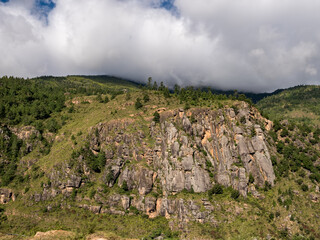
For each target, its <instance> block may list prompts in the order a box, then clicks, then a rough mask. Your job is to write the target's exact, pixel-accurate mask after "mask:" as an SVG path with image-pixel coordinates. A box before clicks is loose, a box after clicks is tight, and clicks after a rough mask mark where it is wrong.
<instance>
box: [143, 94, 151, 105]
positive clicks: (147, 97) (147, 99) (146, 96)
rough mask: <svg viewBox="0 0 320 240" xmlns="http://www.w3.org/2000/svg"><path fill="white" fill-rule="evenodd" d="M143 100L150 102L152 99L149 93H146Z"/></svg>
mask: <svg viewBox="0 0 320 240" xmlns="http://www.w3.org/2000/svg"><path fill="white" fill-rule="evenodd" d="M143 101H144V102H145V103H146V102H149V101H150V97H149V95H148V94H147V93H145V94H144V96H143Z"/></svg>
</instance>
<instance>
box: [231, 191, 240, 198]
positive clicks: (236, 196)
mask: <svg viewBox="0 0 320 240" xmlns="http://www.w3.org/2000/svg"><path fill="white" fill-rule="evenodd" d="M239 196H240V193H239V191H238V190H234V189H233V190H232V192H231V197H232V198H233V199H238V198H239Z"/></svg>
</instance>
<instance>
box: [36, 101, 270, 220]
mask: <svg viewBox="0 0 320 240" xmlns="http://www.w3.org/2000/svg"><path fill="white" fill-rule="evenodd" d="M235 109H236V112H235ZM161 111H162V112H161V113H160V116H161V117H160V123H155V122H153V121H152V119H143V118H141V121H137V120H132V119H123V120H119V121H115V120H114V121H111V122H107V123H100V124H98V125H97V126H95V127H93V128H92V129H91V131H90V134H89V136H88V142H89V144H88V149H87V151H88V152H89V153H90V154H92V153H93V154H94V155H96V156H98V155H99V156H103V158H104V160H103V161H105V166H104V167H103V169H101V173H99V174H96V173H94V172H93V170H92V169H90V167H89V164H88V159H87V158H88V154H80V155H79V156H77V157H76V159H72V161H70V162H69V163H65V164H60V165H57V166H55V170H53V171H52V172H51V174H50V185H44V189H43V192H42V193H41V194H36V195H34V200H36V201H40V200H48V199H52V198H53V197H55V196H57V195H58V194H61V193H62V194H64V195H66V196H70V195H71V194H72V192H73V191H74V190H75V189H78V188H82V187H83V186H86V185H87V182H88V181H89V182H95V181H101V182H102V185H103V186H104V188H107V189H114V188H117V189H124V190H125V191H126V192H127V193H126V194H124V193H121V192H120V193H119V192H117V193H116V192H114V191H107V192H106V191H104V190H103V189H102V188H98V189H97V191H96V193H95V194H94V198H93V199H94V200H90V201H87V203H85V204H82V203H81V202H83V201H84V200H88V199H85V198H81V197H80V196H78V197H77V200H78V201H79V204H78V206H79V207H82V208H87V209H89V210H91V211H93V212H95V213H100V212H102V213H105V212H108V213H114V214H125V212H126V211H127V210H128V209H129V208H130V207H131V209H132V207H134V208H136V209H138V210H140V211H142V212H144V213H146V214H148V215H149V216H150V217H156V216H158V215H161V216H166V217H172V216H176V217H177V218H178V219H180V220H186V219H191V220H197V221H200V222H203V221H211V222H212V221H213V219H212V216H211V213H212V211H213V210H214V208H215V207H214V206H213V205H212V204H211V203H210V201H209V200H208V199H206V198H202V199H201V200H187V199H182V198H179V197H178V195H177V194H178V193H179V192H189V193H193V192H194V193H202V192H206V191H208V190H210V189H211V188H212V187H213V185H214V184H221V185H224V186H226V187H232V188H233V189H235V190H238V191H239V193H240V194H241V195H243V196H246V195H247V193H248V192H252V193H253V194H255V193H256V192H255V187H254V185H257V186H263V185H265V182H268V183H269V184H270V185H273V183H274V179H275V175H274V171H273V167H272V163H271V160H270V153H269V152H270V146H269V144H268V142H267V141H266V137H265V132H264V130H262V129H268V128H270V127H271V122H270V121H268V120H266V119H264V118H262V117H261V116H260V114H259V113H258V111H256V110H255V109H254V108H250V107H249V106H247V105H246V104H245V103H241V105H238V106H237V107H234V108H228V109H223V110H222V109H220V110H210V109H208V108H203V109H200V108H197V109H191V110H187V111H185V110H182V109H177V110H173V111H163V109H162V110H161ZM137 119H139V117H137ZM103 165H104V164H103ZM250 175H251V177H250V178H251V182H250V183H249V176H250ZM128 193H130V194H129V195H128ZM175 195H177V197H176V196H175Z"/></svg>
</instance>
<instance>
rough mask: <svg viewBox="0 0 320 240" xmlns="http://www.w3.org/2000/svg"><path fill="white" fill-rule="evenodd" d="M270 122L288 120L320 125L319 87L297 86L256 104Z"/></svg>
mask: <svg viewBox="0 0 320 240" xmlns="http://www.w3.org/2000/svg"><path fill="white" fill-rule="evenodd" d="M257 106H258V108H259V109H260V110H261V111H262V112H263V114H264V115H267V116H269V118H270V119H272V120H281V119H288V120H292V121H295V122H298V123H306V124H313V125H314V124H315V125H318V126H319V125H320V86H316V85H309V86H297V87H293V88H289V89H286V90H283V91H281V92H279V93H277V94H274V95H272V96H268V97H266V98H264V99H262V100H260V101H259V102H258V103H257Z"/></svg>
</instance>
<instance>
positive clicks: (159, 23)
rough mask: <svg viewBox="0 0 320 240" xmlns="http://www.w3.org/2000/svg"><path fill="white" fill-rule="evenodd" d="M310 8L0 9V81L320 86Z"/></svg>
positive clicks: (82, 5)
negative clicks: (59, 78)
mask: <svg viewBox="0 0 320 240" xmlns="http://www.w3.org/2000/svg"><path fill="white" fill-rule="evenodd" d="M319 9H320V1H317V0H304V1H302V0H297V1H292V0H283V1H276V0H256V1H250V0H241V1H232V0H223V1H221V0H220V1H218V0H197V1H194V0H175V1H164V0H152V1H147V0H90V1H88V0H55V1H51V0H42V1H41V0H36V1H35V0H9V1H4V0H2V1H0V56H1V58H0V75H1V76H3V75H14V76H23V77H34V76H39V75H68V74H108V75H115V76H120V77H123V78H129V79H133V80H136V81H146V80H147V78H148V77H149V76H152V77H153V79H154V80H156V81H158V82H160V81H164V82H165V83H166V84H169V85H173V84H175V83H178V84H180V85H183V86H185V85H196V86H199V85H200V86H206V85H208V86H211V87H215V88H221V89H238V90H245V91H255V92H259V91H272V90H275V89H277V88H284V87H289V86H293V85H298V84H319V74H320V28H319V26H318V24H319V22H320V14H319Z"/></svg>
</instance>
